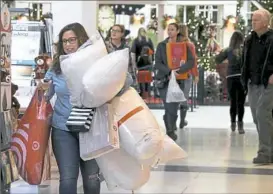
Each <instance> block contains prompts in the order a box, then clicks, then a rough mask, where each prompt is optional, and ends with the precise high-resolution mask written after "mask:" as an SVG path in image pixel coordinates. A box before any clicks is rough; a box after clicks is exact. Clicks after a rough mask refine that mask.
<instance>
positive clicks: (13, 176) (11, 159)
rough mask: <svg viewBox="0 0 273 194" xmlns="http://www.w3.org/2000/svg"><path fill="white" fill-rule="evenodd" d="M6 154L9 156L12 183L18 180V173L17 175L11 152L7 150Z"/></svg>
mask: <svg viewBox="0 0 273 194" xmlns="http://www.w3.org/2000/svg"><path fill="white" fill-rule="evenodd" d="M8 154H9V161H10V165H11V175H12V182H14V181H17V180H19V173H18V169H17V166H16V163H15V158H14V155H13V152H12V151H11V150H8Z"/></svg>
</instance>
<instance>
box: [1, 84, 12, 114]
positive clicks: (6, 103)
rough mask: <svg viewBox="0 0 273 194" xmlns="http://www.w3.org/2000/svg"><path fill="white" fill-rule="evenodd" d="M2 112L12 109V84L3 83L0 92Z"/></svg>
mask: <svg viewBox="0 0 273 194" xmlns="http://www.w3.org/2000/svg"><path fill="white" fill-rule="evenodd" d="M0 95H1V98H0V103H1V105H0V111H1V112H2V111H6V110H10V109H11V85H10V83H4V82H1V92H0Z"/></svg>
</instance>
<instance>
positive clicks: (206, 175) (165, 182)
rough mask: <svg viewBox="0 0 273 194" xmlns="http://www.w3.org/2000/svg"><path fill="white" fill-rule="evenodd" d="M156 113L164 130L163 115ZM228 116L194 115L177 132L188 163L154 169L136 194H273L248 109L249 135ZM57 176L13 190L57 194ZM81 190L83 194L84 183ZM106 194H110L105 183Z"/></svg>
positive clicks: (216, 112)
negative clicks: (257, 160) (233, 129)
mask: <svg viewBox="0 0 273 194" xmlns="http://www.w3.org/2000/svg"><path fill="white" fill-rule="evenodd" d="M153 112H154V114H155V116H156V117H157V119H158V121H159V123H160V124H161V125H162V126H163V121H162V115H163V111H162V110H155V111H153ZM228 112H229V110H228V107H199V108H198V109H196V110H195V112H189V114H188V116H187V120H188V122H189V126H188V127H187V128H185V129H183V130H178V134H179V139H178V141H177V142H178V143H179V145H181V147H183V148H184V149H185V150H186V151H187V152H188V154H189V157H188V158H187V159H186V160H182V161H180V160H178V161H172V162H171V163H169V164H168V165H166V166H159V167H158V168H157V169H154V171H153V172H152V174H151V178H150V181H149V182H148V183H147V184H146V185H144V186H143V187H142V188H141V189H139V190H138V191H135V193H147V194H148V193H150V194H151V193H162V194H163V193H164V194H166V193H172V194H174V193H202V194H203V193H273V186H272V182H273V176H272V175H273V165H268V166H255V165H253V164H252V163H251V162H252V158H253V157H255V155H256V151H257V146H258V139H257V133H256V130H255V126H254V125H253V124H252V118H251V114H250V111H249V108H246V115H245V126H246V134H245V135H239V134H238V133H236V132H235V133H231V132H230V130H229V129H228V127H229V116H228ZM53 171H55V173H53V177H52V180H50V181H47V182H45V183H43V185H41V186H39V187H37V186H29V185H27V184H26V183H24V182H22V181H18V182H16V183H14V184H13V185H12V189H11V193H13V194H19V193H42V194H48V193H58V173H57V170H56V167H55V169H54V168H53ZM78 188H79V189H78V191H79V193H83V190H82V185H81V180H79V187H78ZM102 193H111V192H109V191H108V190H107V188H106V185H105V183H103V184H102ZM112 193H113V192H112ZM115 193H116V194H118V193H128V194H129V193H131V192H128V191H123V190H117V191H115Z"/></svg>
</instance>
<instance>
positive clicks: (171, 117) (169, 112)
mask: <svg viewBox="0 0 273 194" xmlns="http://www.w3.org/2000/svg"><path fill="white" fill-rule="evenodd" d="M168 35H169V37H168V38H167V39H165V40H164V41H162V42H160V43H159V44H158V46H157V49H156V53H155V69H156V74H155V79H156V80H155V82H156V83H155V84H156V87H157V88H158V90H159V93H160V98H161V99H162V100H163V102H164V109H165V114H164V116H163V120H164V123H165V127H166V131H167V135H168V136H169V137H171V138H172V139H173V140H176V139H177V135H176V133H175V130H176V129H177V127H176V121H177V117H178V116H177V113H178V108H179V105H180V103H178V102H171V103H167V102H166V94H167V90H168V84H169V78H170V76H171V72H172V70H171V69H170V68H169V65H168V60H167V51H166V46H167V44H168V43H171V42H182V40H181V36H179V26H178V24H177V23H171V24H169V25H168ZM180 64H181V66H180V68H179V69H176V70H173V71H174V73H175V75H176V78H177V83H178V84H179V86H180V89H181V90H183V91H184V88H185V82H184V81H185V80H183V79H181V77H180V75H182V74H185V73H190V70H191V69H192V68H193V67H194V57H193V54H192V52H191V50H190V48H189V47H188V48H187V60H186V61H180ZM185 111H186V110H185Z"/></svg>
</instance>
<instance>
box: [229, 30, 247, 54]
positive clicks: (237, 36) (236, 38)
mask: <svg viewBox="0 0 273 194" xmlns="http://www.w3.org/2000/svg"><path fill="white" fill-rule="evenodd" d="M243 42H244V35H243V33H242V32H240V31H237V30H236V31H235V32H233V34H232V36H231V38H230V42H229V48H230V49H231V50H235V49H240V48H241V46H242V44H243Z"/></svg>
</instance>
